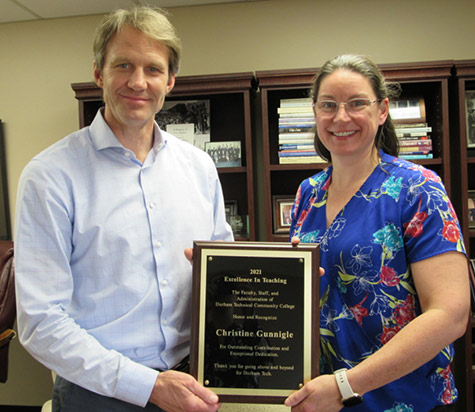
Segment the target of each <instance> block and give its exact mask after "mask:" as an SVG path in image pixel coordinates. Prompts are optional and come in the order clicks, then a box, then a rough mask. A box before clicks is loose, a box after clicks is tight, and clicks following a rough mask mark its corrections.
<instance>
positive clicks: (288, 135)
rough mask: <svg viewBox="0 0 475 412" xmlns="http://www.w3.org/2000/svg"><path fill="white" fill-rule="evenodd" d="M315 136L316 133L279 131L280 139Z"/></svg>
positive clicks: (311, 137)
mask: <svg viewBox="0 0 475 412" xmlns="http://www.w3.org/2000/svg"><path fill="white" fill-rule="evenodd" d="M314 137H315V133H307V132H295V133H291V132H288V133H279V140H280V139H291V138H296V139H313V138H314Z"/></svg>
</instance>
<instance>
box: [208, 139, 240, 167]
mask: <svg viewBox="0 0 475 412" xmlns="http://www.w3.org/2000/svg"><path fill="white" fill-rule="evenodd" d="M205 152H206V153H208V154H209V155H210V156H211V158H212V159H213V160H214V163H215V164H216V167H240V166H241V142H206V143H205Z"/></svg>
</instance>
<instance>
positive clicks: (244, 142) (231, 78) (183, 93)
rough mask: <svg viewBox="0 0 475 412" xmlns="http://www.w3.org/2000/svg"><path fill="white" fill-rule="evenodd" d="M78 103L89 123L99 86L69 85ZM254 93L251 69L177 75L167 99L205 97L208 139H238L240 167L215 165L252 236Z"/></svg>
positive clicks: (99, 97) (82, 120)
mask: <svg viewBox="0 0 475 412" xmlns="http://www.w3.org/2000/svg"><path fill="white" fill-rule="evenodd" d="M71 87H72V88H73V90H74V92H75V97H76V99H77V100H78V105H79V125H80V127H84V126H87V125H89V124H90V123H91V122H92V120H93V119H94V116H95V115H96V113H97V110H98V109H99V108H100V107H101V106H102V105H103V102H102V90H101V89H100V88H99V87H97V86H96V85H95V84H94V83H73V84H72V85H71ZM254 95H255V79H254V74H253V73H252V72H245V73H231V74H216V75H203V76H178V77H177V78H176V81H175V87H174V88H173V90H172V92H171V93H170V94H169V95H168V96H167V98H166V100H167V101H181V100H209V101H210V123H211V124H210V128H211V141H212V142H220V141H223V142H224V141H239V142H240V143H241V158H242V166H241V167H226V168H224V167H218V173H219V176H220V180H221V185H222V187H223V193H224V198H225V201H235V202H237V208H238V213H239V215H243V216H248V235H247V236H235V237H236V240H255V239H256V227H255V212H254V176H253V155H252V140H251V129H252V124H251V105H252V102H251V100H252V99H253V97H254Z"/></svg>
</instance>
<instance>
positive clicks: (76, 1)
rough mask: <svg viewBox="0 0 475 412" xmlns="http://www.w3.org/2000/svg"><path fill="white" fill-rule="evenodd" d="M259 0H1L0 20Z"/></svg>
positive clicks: (17, 20)
mask: <svg viewBox="0 0 475 412" xmlns="http://www.w3.org/2000/svg"><path fill="white" fill-rule="evenodd" d="M242 1H256V0H0V23H13V22H19V21H28V20H43V19H54V18H59V17H73V16H85V15H90V14H105V13H108V12H109V11H111V10H115V9H118V8H129V7H132V6H134V5H140V4H144V5H145V4H149V5H152V6H158V7H182V6H199V5H204V4H217V3H238V2H242Z"/></svg>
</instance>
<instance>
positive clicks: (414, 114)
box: [389, 97, 433, 159]
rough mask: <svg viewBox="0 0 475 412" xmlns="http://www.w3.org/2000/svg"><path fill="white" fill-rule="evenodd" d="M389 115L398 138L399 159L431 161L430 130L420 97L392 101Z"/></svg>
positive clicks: (422, 100) (423, 103)
mask: <svg viewBox="0 0 475 412" xmlns="http://www.w3.org/2000/svg"><path fill="white" fill-rule="evenodd" d="M389 113H390V114H391V118H392V120H393V122H394V126H395V129H396V135H397V137H398V138H399V157H401V158H403V159H432V157H433V154H432V139H431V138H430V133H431V132H432V128H431V127H430V126H429V125H428V124H427V123H426V109H425V102H424V99H423V98H422V97H411V98H408V99H398V100H393V101H391V103H390V106H389Z"/></svg>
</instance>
